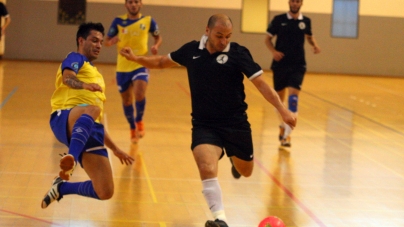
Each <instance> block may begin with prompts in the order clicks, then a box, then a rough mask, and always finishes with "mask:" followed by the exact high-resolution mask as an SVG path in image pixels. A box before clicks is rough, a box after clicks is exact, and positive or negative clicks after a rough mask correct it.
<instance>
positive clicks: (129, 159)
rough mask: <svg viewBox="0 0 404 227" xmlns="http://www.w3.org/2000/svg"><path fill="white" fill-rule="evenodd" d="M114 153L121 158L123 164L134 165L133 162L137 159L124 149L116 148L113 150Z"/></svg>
mask: <svg viewBox="0 0 404 227" xmlns="http://www.w3.org/2000/svg"><path fill="white" fill-rule="evenodd" d="M113 152H114V155H115V156H116V157H117V158H119V160H120V161H121V164H122V165H123V164H125V165H132V163H133V162H134V161H135V159H134V158H132V156H130V155H128V154H126V153H125V152H124V151H122V150H121V149H119V148H116V150H114V151H113Z"/></svg>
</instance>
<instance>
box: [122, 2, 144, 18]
mask: <svg viewBox="0 0 404 227" xmlns="http://www.w3.org/2000/svg"><path fill="white" fill-rule="evenodd" d="M142 5H143V4H142V1H141V0H126V2H125V7H126V9H127V10H128V13H129V14H130V15H131V16H137V15H138V14H139V12H140V9H141V8H142Z"/></svg>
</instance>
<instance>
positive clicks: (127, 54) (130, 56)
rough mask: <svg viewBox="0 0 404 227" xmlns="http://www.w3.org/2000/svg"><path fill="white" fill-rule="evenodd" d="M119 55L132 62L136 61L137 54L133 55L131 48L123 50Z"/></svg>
mask: <svg viewBox="0 0 404 227" xmlns="http://www.w3.org/2000/svg"><path fill="white" fill-rule="evenodd" d="M119 53H120V54H121V55H122V56H124V57H125V58H126V59H128V60H132V61H134V60H135V54H134V53H133V51H132V49H131V48H130V47H124V48H122V49H121V51H120V52H119Z"/></svg>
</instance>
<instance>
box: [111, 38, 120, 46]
mask: <svg viewBox="0 0 404 227" xmlns="http://www.w3.org/2000/svg"><path fill="white" fill-rule="evenodd" d="M119 41H120V40H119V38H118V36H114V37H112V38H110V39H109V40H108V46H112V45H114V44H116V43H118V42H119Z"/></svg>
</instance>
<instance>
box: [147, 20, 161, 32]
mask: <svg viewBox="0 0 404 227" xmlns="http://www.w3.org/2000/svg"><path fill="white" fill-rule="evenodd" d="M149 32H150V33H151V34H152V35H153V36H158V35H160V30H159V26H158V25H157V23H156V21H155V20H154V19H153V18H152V19H151V21H150V30H149Z"/></svg>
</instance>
